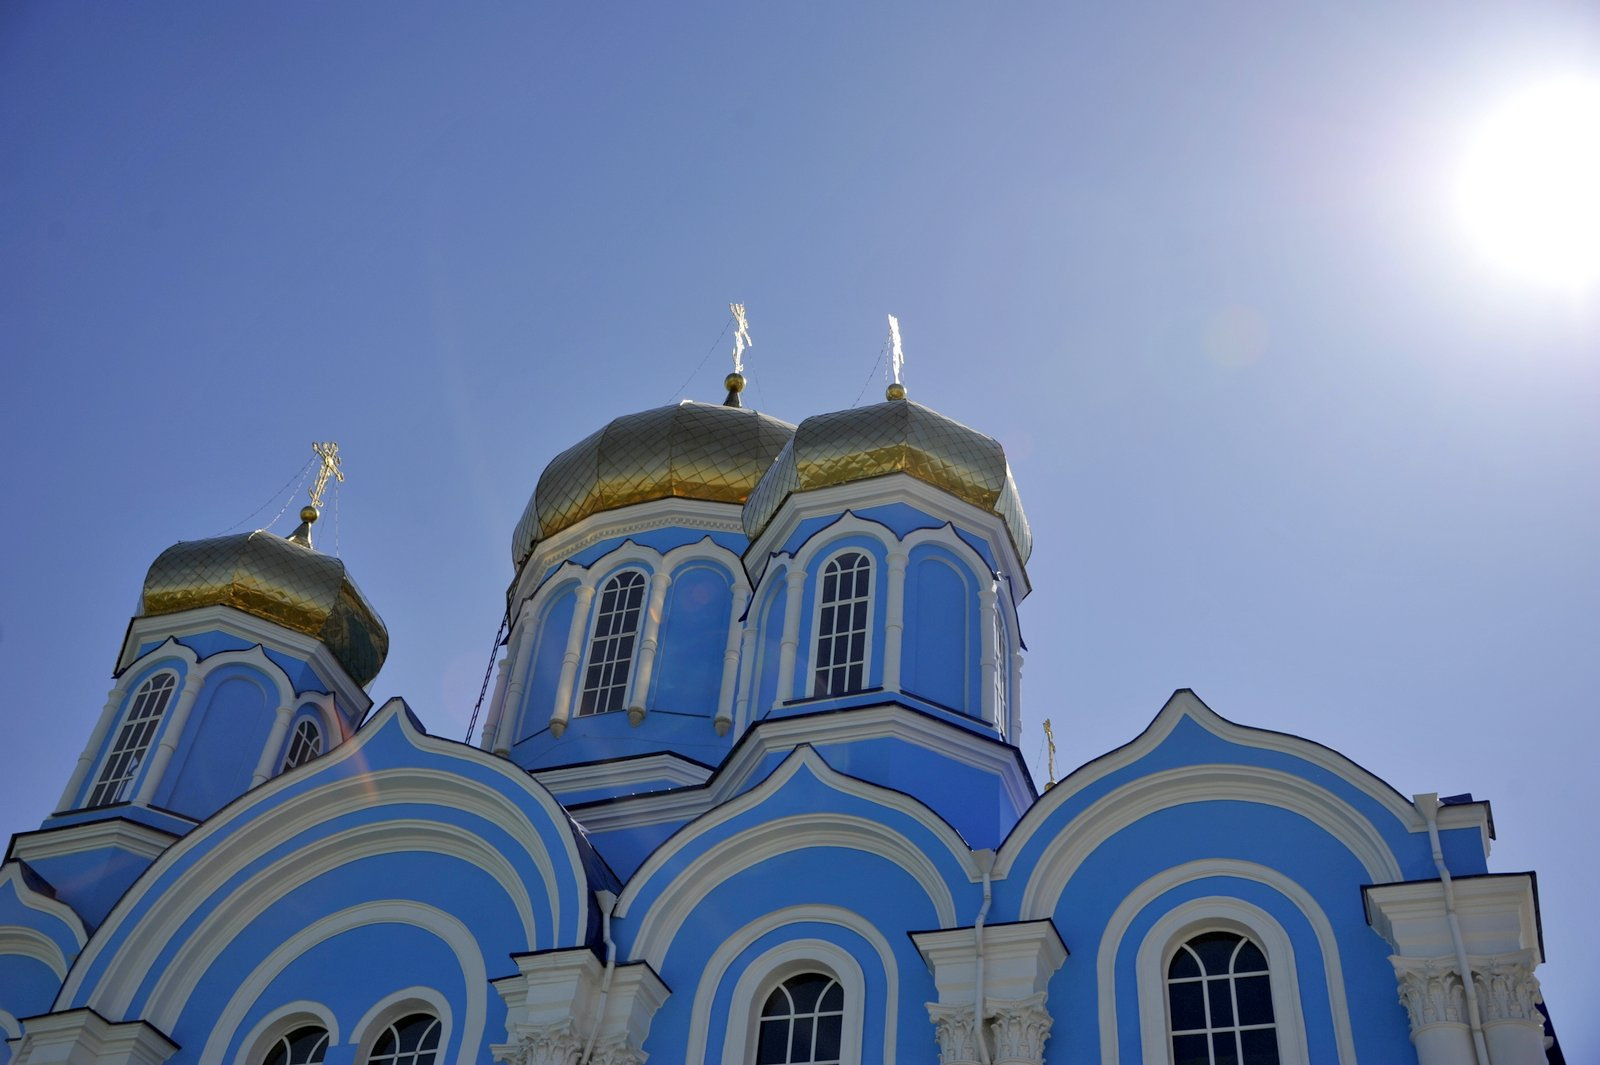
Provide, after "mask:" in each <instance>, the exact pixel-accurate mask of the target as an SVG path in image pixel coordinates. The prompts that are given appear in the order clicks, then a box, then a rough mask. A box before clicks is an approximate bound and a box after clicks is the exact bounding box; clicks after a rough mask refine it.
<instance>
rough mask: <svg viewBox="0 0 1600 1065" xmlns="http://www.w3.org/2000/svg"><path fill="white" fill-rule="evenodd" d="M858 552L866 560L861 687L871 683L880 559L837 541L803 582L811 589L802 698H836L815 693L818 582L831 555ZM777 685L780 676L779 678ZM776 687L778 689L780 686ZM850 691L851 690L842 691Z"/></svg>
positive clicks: (868, 550) (819, 604)
mask: <svg viewBox="0 0 1600 1065" xmlns="http://www.w3.org/2000/svg"><path fill="white" fill-rule="evenodd" d="M852 554H853V555H861V556H862V557H863V558H865V559H866V560H867V630H866V640H865V641H864V642H863V650H862V660H861V690H863V691H865V690H867V689H869V688H872V687H874V685H873V683H872V644H873V637H874V635H875V634H876V633H877V631H878V627H877V625H876V624H875V620H876V617H877V614H876V611H877V609H878V581H879V579H880V578H881V577H882V575H883V569H884V566H883V561H882V560H881V559H880V558H878V556H877V555H875V554H874V553H873V552H872V550H871V548H869V547H864V546H861V545H859V544H841V545H839V547H838V548H837V549H836V550H832V551H829V552H828V553H827V554H825V555H823V556H821V561H820V562H819V563H817V565H816V568H815V569H813V570H812V571H811V573H809V574H808V575H807V576H808V580H807V583H808V584H809V585H810V589H811V628H810V629H809V630H808V631H809V633H810V637H811V638H810V640H809V641H807V642H808V643H809V644H810V646H809V647H808V648H807V650H806V674H805V676H806V682H805V687H804V689H803V690H804V691H805V693H806V698H808V699H816V698H830V699H832V698H839V697H840V696H837V695H828V696H818V695H817V647H818V645H819V644H820V643H821V642H822V640H821V631H822V630H821V626H822V582H823V578H824V576H825V575H826V574H827V572H828V567H829V566H830V565H832V564H833V562H834V560H835V559H838V558H839V557H841V556H843V555H852ZM779 682H780V685H781V683H782V679H781V678H780V681H779ZM779 691H780V692H781V691H782V688H781V687H780V689H779ZM845 694H852V693H848V692H847V693H845Z"/></svg>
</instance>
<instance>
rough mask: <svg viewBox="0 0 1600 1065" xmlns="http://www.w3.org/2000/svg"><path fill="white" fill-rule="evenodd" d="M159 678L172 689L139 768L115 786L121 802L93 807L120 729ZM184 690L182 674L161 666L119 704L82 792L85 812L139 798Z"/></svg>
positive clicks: (158, 717)
mask: <svg viewBox="0 0 1600 1065" xmlns="http://www.w3.org/2000/svg"><path fill="white" fill-rule="evenodd" d="M162 676H169V677H171V678H172V686H171V687H169V688H168V689H167V691H166V698H165V700H164V701H163V702H162V704H161V713H160V714H159V715H158V716H157V717H156V720H155V727H154V728H153V729H151V730H150V736H149V737H148V739H147V740H146V741H145V745H144V750H142V751H141V752H140V753H139V761H138V764H137V765H135V766H134V767H133V774H132V775H131V776H129V777H128V778H127V779H126V780H124V781H123V782H122V783H121V784H120V785H119V786H118V789H117V790H118V791H119V792H124V793H125V794H124V795H123V796H122V797H121V798H113V799H111V800H110V801H109V802H102V803H95V802H94V795H95V792H97V791H99V790H100V786H101V784H102V783H104V779H103V778H104V777H105V774H106V770H107V769H109V768H110V767H111V760H112V759H113V758H114V757H115V756H116V754H117V743H118V741H119V740H120V739H121V738H122V731H123V729H125V728H126V727H127V725H128V718H129V715H131V714H132V713H133V708H134V705H135V704H136V703H137V702H138V700H139V694H140V693H141V692H143V691H144V690H145V689H146V688H148V687H149V686H150V685H152V684H154V683H155V682H156V680H157V678H159V677H162ZM183 690H184V677H183V674H182V673H180V672H179V671H178V670H177V669H174V668H172V667H171V666H162V667H160V668H157V669H153V670H151V671H150V672H149V674H148V675H146V676H144V677H143V678H141V679H140V681H139V683H138V684H137V685H134V686H133V688H132V690H131V691H130V692H129V693H128V695H127V696H126V697H125V698H124V699H123V701H122V707H121V709H120V711H119V712H118V713H117V718H116V723H115V724H113V725H112V727H111V730H110V732H109V734H108V735H107V736H106V737H105V739H104V741H103V749H102V750H101V751H100V752H99V755H100V756H99V758H98V759H97V760H96V762H95V767H94V772H93V773H92V774H90V775H89V783H88V787H87V788H86V789H85V790H84V794H83V808H84V809H86V810H91V809H92V810H98V809H101V808H102V807H106V806H113V805H116V804H117V803H121V802H130V801H132V799H133V798H134V797H135V796H137V795H138V794H139V787H140V784H141V782H142V781H143V779H144V777H145V776H146V774H148V773H149V771H150V762H151V755H152V753H153V752H154V751H155V750H156V747H157V745H159V744H160V742H161V735H162V733H163V732H164V731H165V730H166V728H167V725H168V724H170V722H171V720H172V712H173V709H174V708H175V707H176V706H177V703H178V700H179V698H181V697H182V695H183Z"/></svg>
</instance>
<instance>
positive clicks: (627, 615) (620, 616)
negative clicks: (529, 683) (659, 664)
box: [578, 570, 645, 714]
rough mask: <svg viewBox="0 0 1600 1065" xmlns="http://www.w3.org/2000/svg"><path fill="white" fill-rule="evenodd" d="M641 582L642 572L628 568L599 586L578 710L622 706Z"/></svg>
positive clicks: (634, 640) (598, 711) (641, 603)
mask: <svg viewBox="0 0 1600 1065" xmlns="http://www.w3.org/2000/svg"><path fill="white" fill-rule="evenodd" d="M644 583H645V582H644V574H642V573H640V572H639V571H638V570H628V571H626V572H623V573H619V574H617V575H616V576H615V577H612V578H611V579H610V580H609V581H607V582H606V584H605V587H604V588H602V589H601V590H600V609H599V610H598V611H597V612H596V614H595V618H594V639H593V640H592V641H590V643H589V667H588V669H586V670H585V671H584V674H583V695H582V696H581V697H580V699H579V701H578V713H579V714H603V713H606V712H608V711H611V710H621V709H622V704H623V703H624V702H625V701H626V700H627V697H628V674H629V673H630V672H631V671H632V669H633V649H634V645H635V644H636V643H637V642H638V637H639V615H640V614H641V613H642V612H643V607H644Z"/></svg>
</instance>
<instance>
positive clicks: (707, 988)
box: [684, 905, 900, 1065]
mask: <svg viewBox="0 0 1600 1065" xmlns="http://www.w3.org/2000/svg"><path fill="white" fill-rule="evenodd" d="M807 923H810V924H831V925H837V926H838V927H840V928H844V929H847V930H848V931H851V932H854V933H855V934H856V935H858V936H860V937H861V938H862V939H864V940H866V941H867V942H868V943H870V944H871V945H872V949H873V951H874V952H876V953H877V955H878V961H879V962H880V963H881V964H882V965H883V972H884V993H885V1000H884V1016H883V1019H882V1021H881V1024H880V1027H881V1028H882V1030H883V1049H884V1056H883V1060H884V1061H893V1060H894V1058H895V1053H894V1051H895V1035H896V1030H897V1025H898V1015H897V1014H896V1012H895V1011H896V1008H897V1006H896V1004H897V1003H898V1002H899V1001H900V967H899V966H898V965H897V964H896V963H895V958H894V951H893V949H891V948H890V946H889V941H888V940H887V939H885V938H884V936H883V933H882V932H881V931H879V930H878V928H877V927H876V926H875V925H873V924H872V923H871V922H869V921H868V920H867V919H866V918H864V917H862V916H861V915H860V914H859V913H856V912H855V911H854V910H846V909H843V908H842V907H838V906H821V905H810V906H787V907H784V908H783V909H780V910H774V911H772V912H771V913H767V914H762V915H761V916H760V917H758V918H756V919H755V920H753V921H751V922H750V923H749V924H747V925H745V926H744V927H743V928H740V929H739V930H738V931H736V932H734V933H733V934H732V935H730V936H729V937H728V938H727V939H726V940H724V941H723V944H722V946H720V947H718V948H717V950H716V952H715V953H714V954H712V955H711V959H710V960H709V961H708V962H707V963H706V966H705V969H704V971H703V972H702V973H701V976H700V983H699V985H698V986H697V987H696V988H695V995H694V1007H693V1013H692V1014H691V1015H690V1018H689V1045H688V1047H687V1048H686V1049H685V1054H684V1065H705V1062H706V1053H707V1049H708V1044H709V1042H710V1036H711V1008H712V1005H713V1003H714V1000H715V998H716V993H717V988H718V986H719V985H720V984H721V983H722V980H723V978H724V977H725V976H726V975H727V973H728V970H729V968H730V967H731V966H732V964H733V960H734V959H735V958H737V957H738V956H739V955H740V954H741V953H743V952H744V951H745V950H746V949H747V948H748V947H749V946H750V944H752V943H754V942H756V941H757V940H759V939H761V938H762V937H763V936H765V935H767V934H768V933H770V932H773V931H775V930H777V929H779V928H784V927H786V926H789V925H797V924H807ZM815 944H821V946H822V947H823V948H826V949H827V950H828V951H832V952H837V953H838V954H839V955H843V957H844V958H845V959H847V960H848V964H849V965H850V966H854V967H855V971H854V975H855V976H856V977H857V978H858V979H861V980H862V983H861V984H860V985H859V987H858V989H857V991H856V994H857V995H858V996H859V999H858V1002H857V1008H856V1010H855V1011H854V1012H855V1014H856V1016H857V1018H859V1020H858V1021H857V1022H856V1023H857V1025H858V1026H859V1025H860V1023H861V1022H862V1021H863V1020H864V1019H865V1016H866V1000H865V986H866V985H865V982H864V977H862V975H861V968H860V964H859V963H858V962H857V961H856V960H855V959H854V958H853V957H851V956H850V955H849V954H848V953H847V952H845V951H842V950H841V949H840V948H839V947H838V946H837V945H836V944H833V943H826V942H825V941H822V940H817V939H798V940H791V941H789V942H788V943H783V944H780V945H779V946H778V947H775V948H773V950H769V951H767V952H766V953H764V954H762V955H761V957H759V958H757V959H755V960H754V961H752V962H751V963H750V965H749V966H748V967H747V968H746V969H745V973H744V976H742V977H741V980H740V982H739V983H737V984H735V986H734V993H733V997H732V999H731V1001H730V1005H729V1010H730V1012H729V1014H728V1020H729V1031H728V1032H727V1034H725V1036H724V1039H725V1042H724V1043H723V1056H722V1057H721V1058H720V1059H718V1060H719V1061H721V1062H723V1063H734V1065H743V1061H742V1060H741V1059H739V1058H738V1057H737V1055H738V1054H741V1053H743V1052H744V1050H745V1046H746V1042H747V1040H748V1035H747V1034H745V1035H742V1036H741V1037H739V1038H735V1036H736V1035H739V1034H740V1033H739V1032H736V1031H735V1027H736V1026H737V1027H739V1029H740V1032H742V1031H744V1026H747V1025H748V1024H749V1018H750V1015H751V1013H752V1011H753V1009H754V1008H755V1003H753V1002H752V1001H751V999H752V998H753V995H754V992H753V991H750V990H748V989H747V988H746V986H745V984H744V978H745V977H748V976H750V974H752V973H753V974H755V975H754V977H753V978H752V979H753V980H754V982H756V983H759V982H760V981H761V980H762V979H763V978H764V977H766V976H767V975H768V974H770V973H771V972H773V971H774V970H776V969H778V968H779V967H780V966H783V965H785V964H786V963H788V962H790V961H792V960H795V959H797V958H802V957H804V958H808V959H809V958H813V957H815V960H817V961H824V962H825V961H828V960H829V959H830V958H833V957H835V955H833V954H829V955H827V956H826V957H824V956H817V955H816V954H815V952H812V953H807V951H810V950H811V949H812V946H813V945H815ZM843 965H844V963H843V962H838V963H836V965H835V970H834V971H835V972H836V973H837V974H838V975H840V976H841V977H843V976H844V975H845V969H844V968H843V967H842V966H843ZM846 991H847V993H848V992H849V988H846ZM741 992H743V993H744V994H745V995H747V996H749V997H747V998H745V999H741V997H740V995H741ZM846 1006H847V1008H848V1006H849V1000H847V1001H846ZM741 1008H742V1009H743V1010H744V1019H743V1020H742V1021H740V1020H739V1014H738V1013H737V1012H736V1011H738V1010H740V1009H741ZM846 1038H847V1040H848V1039H850V1033H849V1030H847V1031H846ZM854 1048H855V1053H856V1054H857V1056H858V1057H859V1055H860V1053H861V1030H860V1029H859V1027H858V1028H857V1030H856V1031H855V1034H854ZM745 1060H747V1059H745Z"/></svg>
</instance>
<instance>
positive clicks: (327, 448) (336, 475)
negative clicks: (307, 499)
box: [311, 440, 344, 508]
mask: <svg viewBox="0 0 1600 1065" xmlns="http://www.w3.org/2000/svg"><path fill="white" fill-rule="evenodd" d="M311 450H312V451H315V452H316V453H317V457H318V458H320V459H321V460H322V468H321V469H319V470H318V471H317V481H316V483H315V484H313V485H312V486H311V505H312V506H314V507H319V508H320V507H321V506H322V493H323V492H324V491H325V490H326V489H327V487H328V478H329V477H332V478H333V479H334V480H336V481H338V482H340V483H341V484H342V483H344V471H342V470H340V469H339V445H338V444H336V443H334V442H333V441H332V440H329V441H328V442H327V443H326V444H319V443H316V442H315V441H313V442H312V444H311Z"/></svg>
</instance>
